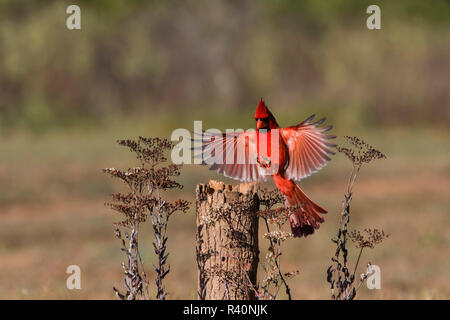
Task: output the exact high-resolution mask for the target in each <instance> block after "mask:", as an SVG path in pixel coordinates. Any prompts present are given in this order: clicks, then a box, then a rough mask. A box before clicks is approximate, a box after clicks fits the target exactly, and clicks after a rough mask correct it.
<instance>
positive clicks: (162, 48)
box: [0, 0, 450, 299]
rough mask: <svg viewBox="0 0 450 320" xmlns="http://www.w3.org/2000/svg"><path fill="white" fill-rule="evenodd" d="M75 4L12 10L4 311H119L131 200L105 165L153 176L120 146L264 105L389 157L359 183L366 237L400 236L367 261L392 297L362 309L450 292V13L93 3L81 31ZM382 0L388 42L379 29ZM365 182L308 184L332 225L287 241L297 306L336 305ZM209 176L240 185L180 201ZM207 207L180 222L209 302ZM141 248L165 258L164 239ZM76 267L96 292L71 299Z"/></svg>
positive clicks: (6, 50)
mask: <svg viewBox="0 0 450 320" xmlns="http://www.w3.org/2000/svg"><path fill="white" fill-rule="evenodd" d="M70 4H74V3H73V1H56V0H54V1H38V0H36V1H25V0H1V1H0V221H1V223H0V298H1V299H13V298H15V299H35V298H37V299H83V298H84V299H114V298H115V296H114V293H113V291H112V286H116V287H120V286H121V284H122V281H121V279H122V269H121V265H120V263H121V261H123V260H124V256H123V255H122V252H121V251H120V244H119V242H118V241H117V239H116V238H114V234H113V230H114V227H113V225H112V223H113V222H114V221H118V220H119V219H120V218H119V217H118V216H116V214H115V213H114V212H112V211H111V210H109V209H107V208H105V207H104V205H103V204H104V202H106V201H108V200H109V197H110V194H111V193H112V192H117V191H124V190H125V189H124V187H123V186H122V185H121V184H120V183H118V182H116V181H113V180H112V179H111V178H109V177H108V176H106V175H104V174H102V172H101V169H102V168H105V167H116V168H128V167H131V166H134V165H136V162H135V159H134V158H133V156H132V154H130V153H129V152H128V151H127V150H125V149H123V148H121V147H119V146H117V145H116V143H115V141H116V139H119V138H134V137H137V136H138V135H143V136H161V137H166V138H170V134H171V132H172V131H173V130H174V129H176V128H180V127H181V128H187V129H189V130H192V129H193V121H194V120H203V126H204V128H205V129H206V128H219V129H225V128H252V127H254V119H253V114H254V109H255V108H256V106H257V103H258V101H259V98H260V97H263V98H264V99H265V101H266V102H267V104H268V106H269V107H270V108H271V110H272V112H273V113H274V114H275V116H276V117H277V119H278V122H279V123H280V125H282V126H287V125H293V124H296V123H299V122H301V121H303V120H304V119H306V118H307V117H308V116H310V115H311V114H313V113H315V114H317V115H318V116H326V117H327V123H330V124H333V125H334V128H335V129H334V131H333V132H334V133H335V134H336V135H338V139H337V143H338V144H341V143H344V140H343V138H342V136H343V135H356V136H359V137H361V138H363V139H365V140H366V141H367V142H369V143H371V144H372V145H374V146H375V147H376V148H378V149H380V150H381V151H383V152H384V153H385V154H386V155H387V160H380V161H378V162H375V163H373V164H370V165H368V166H367V167H364V168H363V170H362V173H361V175H360V177H359V180H358V181H357V183H356V186H355V192H354V200H353V207H352V221H351V228H352V229H353V228H358V229H364V228H366V227H376V228H380V229H384V230H385V231H386V232H387V233H390V234H391V237H390V238H389V239H388V240H387V241H385V242H384V243H383V244H382V245H381V246H380V247H377V248H375V249H373V250H370V249H369V250H366V251H365V252H364V255H363V257H362V265H365V264H366V263H367V262H369V261H370V262H372V263H373V264H376V265H379V266H380V268H381V272H382V289H381V290H368V289H367V288H365V287H362V288H361V292H360V297H362V298H369V299H399V298H403V299H413V298H414V299H448V298H449V297H450V281H449V280H450V250H449V249H450V235H449V231H448V230H449V227H450V216H449V208H450V198H449V197H448V191H449V189H450V130H449V129H450V126H449V123H450V1H445V0H435V1H432V2H431V1H428V2H426V1H422V0H409V1H406V0H405V1H395V2H394V1H378V2H376V3H375V2H373V1H363V0H361V1H356V0H355V1H348V0H333V1H313V0H304V1H295V0H278V1H271V0H262V1H239V2H238V1H232V2H230V1H205V0H200V1H125V0H97V1H87V0H85V1H81V0H79V1H76V4H77V5H79V6H80V8H81V30H72V31H70V30H68V29H67V28H66V19H67V17H68V16H69V15H68V14H66V8H67V6H68V5H70ZM371 4H378V5H379V6H380V7H381V26H382V29H381V30H368V29H367V27H366V19H367V18H368V16H369V15H368V14H366V8H367V7H368V6H369V5H371ZM350 170H351V164H350V163H349V162H348V161H347V160H346V159H345V157H344V156H343V155H341V154H337V155H336V156H335V157H334V159H333V161H332V162H331V163H330V164H329V165H328V166H327V167H325V168H324V169H323V170H322V171H320V172H319V173H317V174H315V175H313V176H311V177H310V178H308V179H307V180H305V181H302V182H300V185H301V186H302V188H303V189H304V190H305V192H306V193H307V194H308V195H310V196H311V198H312V199H313V200H315V201H316V202H317V203H319V204H321V205H322V206H323V207H325V208H327V209H328V211H329V213H328V214H327V216H326V217H325V218H326V222H325V223H324V224H323V225H322V227H321V229H320V230H319V231H318V232H316V233H315V234H314V235H313V236H312V237H308V238H306V239H300V240H299V239H291V240H289V241H288V242H287V243H286V247H285V251H284V254H283V257H282V266H283V268H285V271H291V270H294V269H299V270H300V274H299V276H297V277H296V278H294V279H293V280H292V281H291V286H292V292H293V296H294V298H296V299H328V298H330V292H329V287H328V283H327V282H326V269H327V267H328V265H329V263H330V257H331V256H332V255H333V253H334V251H333V250H334V247H333V244H332V242H331V241H330V239H331V237H332V236H334V234H335V232H336V230H337V223H338V218H339V212H340V207H341V201H342V198H343V195H344V193H345V190H346V184H347V179H348V175H349V173H350ZM210 178H216V179H223V180H225V181H229V180H227V179H224V178H222V177H219V176H218V175H216V174H215V173H212V172H210V171H208V170H207V168H205V167H196V166H193V165H187V166H185V168H184V169H183V174H182V176H181V177H180V179H179V181H180V182H182V183H183V184H184V186H185V188H184V189H183V190H182V191H181V192H179V193H174V194H169V197H173V198H175V197H182V198H184V199H187V200H190V201H194V199H195V198H194V189H195V185H196V184H197V183H199V182H206V181H208V179H210ZM229 182H231V181H229ZM267 186H268V187H270V188H272V187H273V184H271V183H269V184H267ZM193 209H194V205H193V208H192V209H191V210H190V212H189V213H188V214H185V215H179V216H173V217H172V220H171V225H170V226H169V227H170V238H169V250H170V252H171V254H170V257H169V263H170V264H171V269H172V270H171V273H170V274H169V276H168V277H167V289H168V291H169V293H170V295H169V298H170V299H195V298H196V279H197V273H196V262H195V212H194V210H193ZM142 239H143V240H141V241H142V242H141V244H142V246H143V250H142V252H144V261H145V262H147V263H150V262H151V261H152V259H153V257H152V254H151V253H152V246H151V241H152V237H151V230H150V229H148V227H147V229H146V231H145V235H143V238H142ZM260 246H261V248H262V249H264V248H265V247H266V243H265V242H264V240H262V239H261V243H260ZM263 251H264V250H263ZM356 255H357V250H356V249H354V250H353V251H352V252H351V253H350V261H351V263H354V261H355V258H356ZM72 264H76V265H79V266H80V267H81V272H82V274H81V275H82V278H81V281H82V289H81V290H72V291H71V290H68V289H67V288H66V278H67V276H68V275H67V274H66V273H65V271H66V268H67V266H69V265H72ZM147 267H148V268H147V272H148V274H149V275H150V277H152V276H153V274H152V269H151V266H150V264H147ZM360 271H363V270H362V269H361V270H360ZM151 289H152V290H153V289H154V288H153V287H152V288H151ZM281 298H284V296H283V295H282V296H281Z"/></svg>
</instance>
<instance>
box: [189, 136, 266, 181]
mask: <svg viewBox="0 0 450 320" xmlns="http://www.w3.org/2000/svg"><path fill="white" fill-rule="evenodd" d="M194 142H197V143H199V144H200V143H201V145H200V146H199V147H195V146H194V148H193V150H201V152H200V153H197V154H195V153H194V158H197V159H198V158H201V159H202V164H210V165H211V167H210V170H217V172H218V173H221V174H223V175H224V176H226V177H229V178H232V179H236V180H240V181H244V182H250V181H262V180H263V181H266V178H267V177H266V176H267V173H265V171H264V169H263V168H261V166H260V165H258V163H257V162H256V158H257V149H256V132H255V131H241V132H232V133H226V134H224V133H219V132H217V133H215V132H210V131H206V132H203V134H202V133H197V132H196V133H195V139H194Z"/></svg>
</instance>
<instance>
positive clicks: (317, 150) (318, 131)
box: [280, 115, 336, 180]
mask: <svg viewBox="0 0 450 320" xmlns="http://www.w3.org/2000/svg"><path fill="white" fill-rule="evenodd" d="M313 118H314V115H312V116H311V117H309V118H308V119H306V120H305V121H303V122H302V123H300V124H298V125H296V126H292V127H287V128H284V129H281V130H280V131H281V134H282V136H283V138H284V140H285V143H286V145H287V147H288V149H289V159H288V163H287V168H286V169H285V176H286V178H288V179H293V180H301V179H303V178H305V177H308V176H310V175H311V174H313V173H314V172H317V171H319V170H320V169H322V168H323V167H324V166H325V165H326V164H327V161H329V160H331V159H330V158H329V157H328V155H330V154H334V152H333V151H332V149H333V148H334V147H336V144H333V143H330V142H329V141H328V140H329V139H334V138H336V136H333V135H329V134H325V132H327V131H329V130H331V129H332V128H333V127H332V126H327V127H319V126H320V125H321V124H322V123H324V122H325V118H323V119H321V120H319V121H317V122H314V123H312V120H313Z"/></svg>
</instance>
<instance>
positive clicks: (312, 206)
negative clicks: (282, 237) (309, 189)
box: [286, 183, 328, 237]
mask: <svg viewBox="0 0 450 320" xmlns="http://www.w3.org/2000/svg"><path fill="white" fill-rule="evenodd" d="M294 184H295V183H294ZM286 206H289V207H292V206H299V208H298V209H296V210H295V211H294V212H292V213H291V214H290V215H289V221H290V223H291V228H292V233H293V235H294V237H302V236H305V237H306V236H308V235H310V234H313V233H314V230H315V229H319V227H320V224H321V223H322V222H324V221H325V219H324V218H323V217H322V216H321V214H324V213H327V212H328V211H327V210H325V209H324V208H322V207H321V206H319V205H318V204H317V203H315V202H313V201H312V200H311V199H310V198H308V196H307V195H306V194H305V193H304V192H303V191H302V189H300V187H299V186H298V185H297V184H295V187H294V189H293V192H292V193H290V194H288V195H286Z"/></svg>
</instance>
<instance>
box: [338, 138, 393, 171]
mask: <svg viewBox="0 0 450 320" xmlns="http://www.w3.org/2000/svg"><path fill="white" fill-rule="evenodd" d="M344 138H345V139H346V140H347V141H348V142H349V143H350V144H352V145H353V146H354V147H353V148H345V147H336V149H337V150H338V151H339V152H342V153H343V154H345V155H346V156H347V158H348V159H350V161H351V162H352V163H353V164H355V165H357V166H359V165H361V164H363V163H369V162H371V161H373V160H376V159H386V156H385V155H384V154H383V153H382V152H381V151H379V150H377V149H374V148H373V147H372V146H371V145H370V144H368V143H366V142H365V141H364V140H362V139H359V138H357V137H349V136H344Z"/></svg>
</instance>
